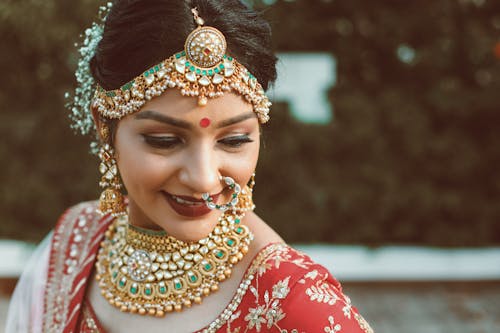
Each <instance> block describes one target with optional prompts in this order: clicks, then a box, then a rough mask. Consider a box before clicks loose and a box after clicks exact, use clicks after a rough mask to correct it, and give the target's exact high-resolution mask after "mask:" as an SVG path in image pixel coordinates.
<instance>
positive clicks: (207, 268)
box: [203, 264, 212, 272]
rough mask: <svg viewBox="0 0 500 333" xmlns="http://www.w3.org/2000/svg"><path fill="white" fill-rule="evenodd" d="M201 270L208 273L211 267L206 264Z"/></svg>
mask: <svg viewBox="0 0 500 333" xmlns="http://www.w3.org/2000/svg"><path fill="white" fill-rule="evenodd" d="M203 268H204V269H205V270H206V271H207V272H208V271H209V270H211V269H212V265H210V264H206V265H205V266H203Z"/></svg>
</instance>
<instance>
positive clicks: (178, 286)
mask: <svg viewBox="0 0 500 333" xmlns="http://www.w3.org/2000/svg"><path fill="white" fill-rule="evenodd" d="M174 288H175V289H177V290H180V289H182V284H181V283H180V282H176V283H175V284H174Z"/></svg>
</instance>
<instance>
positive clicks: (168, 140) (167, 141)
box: [142, 134, 182, 149]
mask: <svg viewBox="0 0 500 333" xmlns="http://www.w3.org/2000/svg"><path fill="white" fill-rule="evenodd" d="M142 137H143V138H144V141H145V142H146V143H147V144H148V145H149V146H151V147H153V148H161V149H171V148H174V147H175V146H176V145H178V144H181V143H182V140H181V139H179V138H178V137H176V136H151V135H144V134H143V135H142Z"/></svg>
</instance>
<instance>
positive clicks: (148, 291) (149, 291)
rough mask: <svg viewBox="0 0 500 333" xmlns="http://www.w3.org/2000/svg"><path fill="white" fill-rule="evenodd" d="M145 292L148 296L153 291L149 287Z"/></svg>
mask: <svg viewBox="0 0 500 333" xmlns="http://www.w3.org/2000/svg"><path fill="white" fill-rule="evenodd" d="M144 293H145V294H146V295H147V296H151V293H152V291H151V289H149V288H148V289H146V290H144Z"/></svg>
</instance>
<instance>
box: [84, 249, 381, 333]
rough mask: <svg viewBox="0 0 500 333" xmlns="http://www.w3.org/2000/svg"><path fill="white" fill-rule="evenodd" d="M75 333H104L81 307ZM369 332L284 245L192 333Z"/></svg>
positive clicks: (304, 259)
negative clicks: (209, 321) (216, 314)
mask: <svg viewBox="0 0 500 333" xmlns="http://www.w3.org/2000/svg"><path fill="white" fill-rule="evenodd" d="M82 310H83V311H81V315H80V319H79V324H78V327H79V330H78V332H84V333H97V332H99V333H103V332H105V330H104V329H103V328H102V327H101V325H100V324H99V322H98V320H97V317H96V316H95V314H94V311H93V310H92V307H91V306H90V304H89V303H88V302H85V304H84V307H83V309H82ZM208 332H217V333H222V332H225V333H233V332H248V333H253V332H277V333H278V332H280V333H285V332H286V333H292V332H294V333H299V332H300V333H301V332H327V333H333V332H341V333H342V332H345V333H368V332H373V331H372V329H371V328H370V326H369V325H368V323H367V322H366V321H365V320H364V319H363V317H361V315H360V314H359V313H358V311H357V310H356V308H355V307H354V306H352V305H351V301H350V300H349V297H347V296H345V295H344V294H343V293H342V288H341V286H340V283H339V282H338V281H337V280H335V278H334V277H333V276H332V275H331V274H330V273H329V272H328V271H327V270H326V269H325V268H324V267H323V266H321V265H318V264H316V263H314V262H313V261H312V260H311V258H309V257H308V256H307V255H305V254H304V253H301V252H299V251H297V250H295V249H293V248H291V247H289V246H288V245H286V244H271V245H269V246H267V247H266V248H265V249H263V250H262V251H261V252H260V253H259V254H258V255H257V256H256V258H255V259H254V260H253V261H252V263H251V265H250V266H249V268H248V269H247V271H246V273H245V276H244V278H243V279H242V281H241V283H240V286H239V289H238V292H236V294H235V296H234V297H233V299H232V301H231V302H230V303H229V304H228V305H227V307H226V309H225V310H224V311H223V313H222V314H221V315H220V316H219V317H218V318H216V319H215V320H214V321H213V322H212V324H210V325H208V326H207V327H205V328H203V329H201V330H200V331H198V332H197V333H208Z"/></svg>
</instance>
